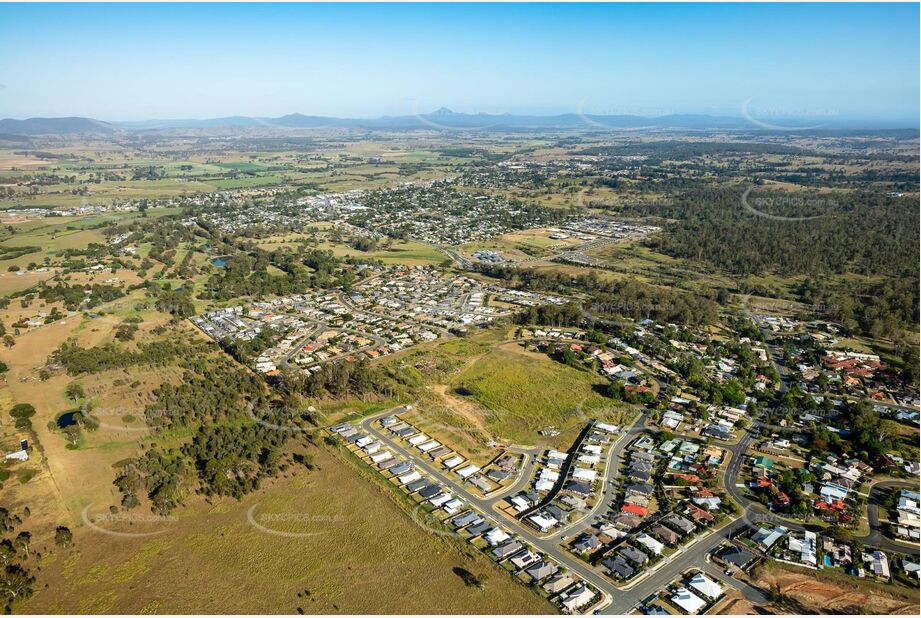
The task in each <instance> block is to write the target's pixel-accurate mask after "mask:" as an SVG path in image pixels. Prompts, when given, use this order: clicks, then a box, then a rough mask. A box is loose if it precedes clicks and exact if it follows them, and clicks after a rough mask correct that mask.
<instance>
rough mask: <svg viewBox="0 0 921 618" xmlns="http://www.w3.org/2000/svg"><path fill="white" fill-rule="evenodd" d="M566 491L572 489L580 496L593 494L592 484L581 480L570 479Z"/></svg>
mask: <svg viewBox="0 0 921 618" xmlns="http://www.w3.org/2000/svg"><path fill="white" fill-rule="evenodd" d="M566 491H571V492H572V493H574V494H578V495H580V496H590V495H592V486H591V485H589V484H587V483H582V482H579V481H569V483H567V485H566Z"/></svg>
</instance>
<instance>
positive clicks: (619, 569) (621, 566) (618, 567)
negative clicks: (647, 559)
mask: <svg viewBox="0 0 921 618" xmlns="http://www.w3.org/2000/svg"><path fill="white" fill-rule="evenodd" d="M601 565H602V566H603V567H604V568H606V569H607V570H608V571H610V572H611V575H613V576H614V577H617V578H619V579H629V578H630V577H632V576H633V574H634V573H636V569H634V568H633V567H632V566H630V565H629V564H628V563H627V561H626V560H624V559H623V557H621V556H611V557H608V558H605V559H604V560H602V561H601Z"/></svg>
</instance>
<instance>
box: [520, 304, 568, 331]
mask: <svg viewBox="0 0 921 618" xmlns="http://www.w3.org/2000/svg"><path fill="white" fill-rule="evenodd" d="M518 323H519V324H537V325H540V326H556V327H561V326H579V325H581V324H582V310H581V309H580V308H579V305H578V304H576V303H573V302H569V303H566V304H565V305H539V306H537V307H534V306H531V307H528V308H527V309H525V310H524V311H522V312H521V313H519V314H518Z"/></svg>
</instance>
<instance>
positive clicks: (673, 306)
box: [477, 264, 719, 325]
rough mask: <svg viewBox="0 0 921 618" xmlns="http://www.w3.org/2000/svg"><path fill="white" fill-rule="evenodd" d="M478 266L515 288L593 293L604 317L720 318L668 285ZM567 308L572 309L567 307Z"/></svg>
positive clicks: (594, 309) (711, 307)
mask: <svg viewBox="0 0 921 618" xmlns="http://www.w3.org/2000/svg"><path fill="white" fill-rule="evenodd" d="M477 269H478V270H479V271H480V272H481V273H483V274H485V275H488V276H490V277H493V278H495V279H500V280H502V282H503V283H504V284H505V285H507V286H509V287H513V288H518V289H525V290H534V291H550V292H559V293H567V292H570V291H574V290H575V291H579V292H583V293H588V294H590V295H591V296H592V301H591V303H589V304H588V305H587V308H588V309H589V310H590V312H591V313H592V314H594V315H598V316H601V317H621V318H624V317H626V318H631V319H634V320H642V319H647V318H648V319H652V320H657V321H663V322H676V323H679V324H694V325H697V324H710V323H713V322H715V321H716V318H717V311H718V309H719V305H718V304H717V303H716V302H715V301H714V300H713V299H710V298H705V297H703V296H699V295H697V294H693V293H691V292H688V291H685V290H678V289H674V288H664V287H659V286H655V285H649V284H647V283H642V282H639V281H632V280H614V281H610V280H605V279H601V278H600V277H598V275H597V274H596V273H595V272H590V273H588V274H585V275H576V276H573V275H570V274H566V273H561V272H554V271H538V270H535V269H526V268H512V267H508V266H502V265H493V264H483V265H478V266H477ZM564 311H567V312H568V311H571V309H565V310H564Z"/></svg>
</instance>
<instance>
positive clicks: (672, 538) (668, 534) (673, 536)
mask: <svg viewBox="0 0 921 618" xmlns="http://www.w3.org/2000/svg"><path fill="white" fill-rule="evenodd" d="M650 532H652V533H653V534H654V535H656V536H657V537H659V538H660V539H662V540H663V541H665V542H666V543H668V544H669V545H677V544H678V542H679V541H680V540H681V535H680V534H678V533H677V532H675V531H674V530H671V529H669V528H666V527H665V526H663V525H662V524H658V525H657V526H656V527H655V528H653V529H652V530H650Z"/></svg>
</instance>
